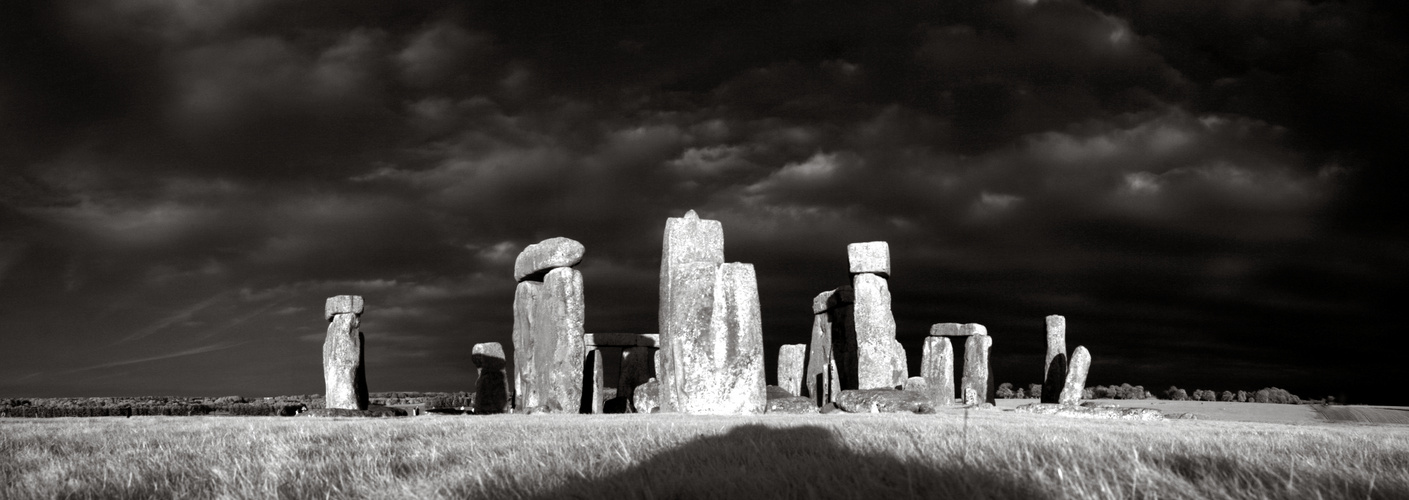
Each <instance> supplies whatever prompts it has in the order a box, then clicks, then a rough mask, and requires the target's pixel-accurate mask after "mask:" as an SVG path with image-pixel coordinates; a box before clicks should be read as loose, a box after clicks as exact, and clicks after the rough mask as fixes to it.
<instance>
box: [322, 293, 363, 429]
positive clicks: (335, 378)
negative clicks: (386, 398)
mask: <svg viewBox="0 0 1409 500" xmlns="http://www.w3.org/2000/svg"><path fill="white" fill-rule="evenodd" d="M364 307H365V306H364V304H363V302H362V297H361V296H359V295H338V296H336V297H329V298H328V300H327V301H326V302H324V304H323V317H324V319H326V320H327V321H328V335H327V337H326V338H325V339H324V341H323V385H324V392H323V394H324V398H325V404H324V406H325V407H326V408H330V409H343V410H366V409H367V406H368V405H370V404H371V400H370V398H368V397H367V373H366V361H365V360H366V357H365V353H364V352H363V350H362V348H363V346H364V339H363V337H362V331H361V330H360V329H359V326H360V325H361V320H360V317H361V316H362V311H363V309H364Z"/></svg>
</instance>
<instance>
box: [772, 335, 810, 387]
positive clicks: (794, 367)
mask: <svg viewBox="0 0 1409 500" xmlns="http://www.w3.org/2000/svg"><path fill="white" fill-rule="evenodd" d="M806 355H807V344H787V345H784V346H782V347H779V348H778V386H779V387H782V388H783V390H785V391H788V393H790V394H792V395H794V396H801V395H802V379H803V377H805V376H806V375H807V374H806V372H805V371H804V366H803V360H804V359H805V357H806Z"/></svg>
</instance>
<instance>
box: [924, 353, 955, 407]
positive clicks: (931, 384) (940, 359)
mask: <svg viewBox="0 0 1409 500" xmlns="http://www.w3.org/2000/svg"><path fill="white" fill-rule="evenodd" d="M920 376H921V377H924V378H925V381H926V390H927V391H928V392H927V393H928V394H929V395H930V399H932V400H933V401H934V402H935V404H941V405H947V404H953V403H954V346H953V345H951V344H950V343H949V339H948V338H945V337H928V338H926V339H925V350H924V353H922V355H921V358H920Z"/></svg>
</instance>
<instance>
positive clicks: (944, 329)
mask: <svg viewBox="0 0 1409 500" xmlns="http://www.w3.org/2000/svg"><path fill="white" fill-rule="evenodd" d="M974 335H988V328H987V327H985V326H983V325H980V324H978V323H963V324H960V323H935V324H933V325H930V336H931V337H971V336H974Z"/></svg>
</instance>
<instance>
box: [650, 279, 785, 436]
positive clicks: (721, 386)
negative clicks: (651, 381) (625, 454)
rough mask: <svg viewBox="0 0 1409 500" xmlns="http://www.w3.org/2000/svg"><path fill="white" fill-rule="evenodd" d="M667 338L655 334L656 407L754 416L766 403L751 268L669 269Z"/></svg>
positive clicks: (755, 285) (755, 286)
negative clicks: (662, 356) (659, 356)
mask: <svg viewBox="0 0 1409 500" xmlns="http://www.w3.org/2000/svg"><path fill="white" fill-rule="evenodd" d="M671 273H672V278H671V279H672V280H675V284H674V285H672V286H671V290H670V292H671V296H670V303H671V307H670V309H671V311H670V312H671V316H670V319H669V322H668V324H669V325H670V333H668V334H667V333H662V334H661V342H662V343H663V344H664V346H663V348H662V351H665V352H669V354H668V356H669V359H668V360H667V361H666V362H665V363H663V365H664V366H665V367H666V371H667V373H665V375H666V376H667V377H670V378H669V379H666V380H664V381H662V383H661V392H662V394H661V396H662V397H661V399H662V401H661V409H662V410H663V411H668V412H679V413H691V414H747V413H762V412H763V411H764V409H765V408H766V405H767V399H766V393H765V379H764V371H763V324H762V321H761V319H760V312H759V311H760V309H759V303H758V281H757V278H756V276H755V274H754V270H753V265H751V264H739V263H730V264H722V265H720V264H713V263H709V262H687V263H683V264H680V265H679V266H677V267H675V268H674V269H672V270H671Z"/></svg>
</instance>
